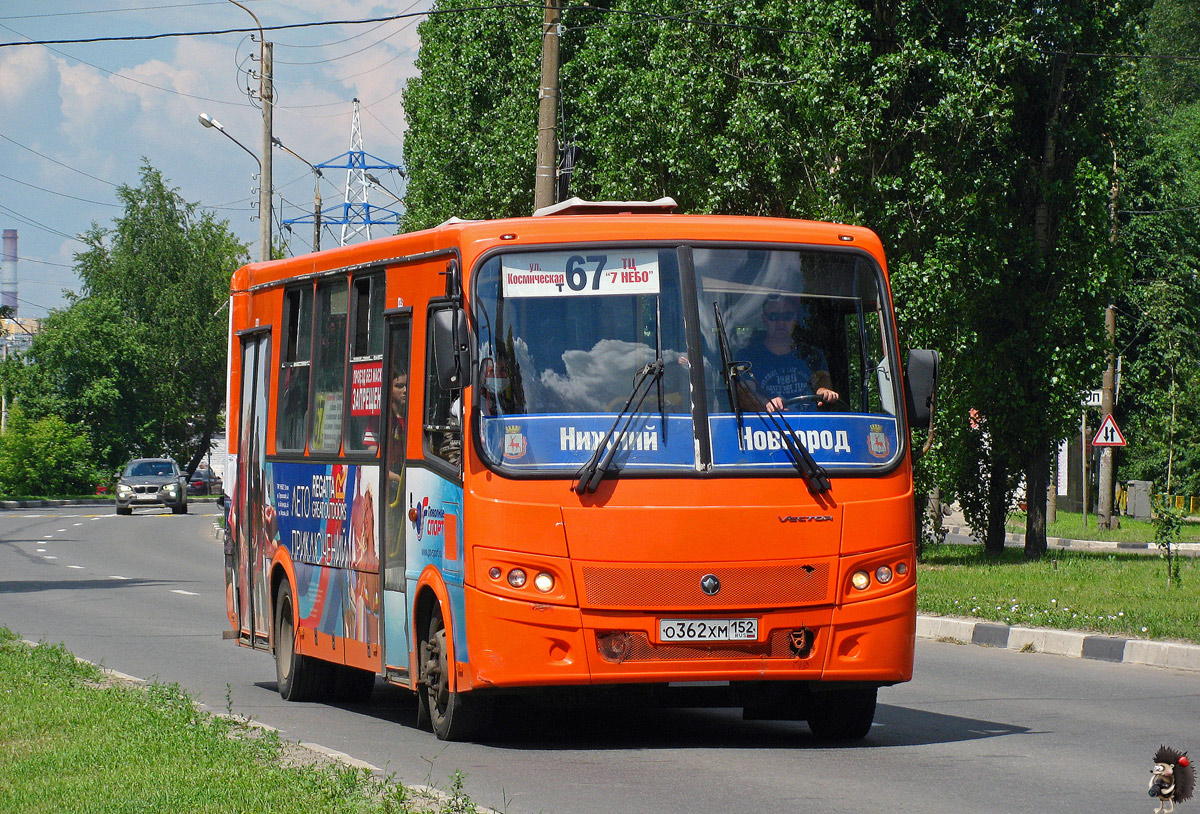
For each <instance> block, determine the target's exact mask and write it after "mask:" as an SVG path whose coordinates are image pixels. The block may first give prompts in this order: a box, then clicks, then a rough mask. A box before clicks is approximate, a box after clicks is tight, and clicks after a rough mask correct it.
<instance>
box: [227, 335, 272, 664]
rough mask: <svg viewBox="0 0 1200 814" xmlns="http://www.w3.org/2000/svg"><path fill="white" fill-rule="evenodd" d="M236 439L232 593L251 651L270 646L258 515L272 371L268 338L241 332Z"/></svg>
mask: <svg viewBox="0 0 1200 814" xmlns="http://www.w3.org/2000/svg"><path fill="white" fill-rule="evenodd" d="M241 340H242V387H241V399H242V403H241V437H240V439H239V442H238V457H237V483H236V484H235V489H234V506H235V507H236V510H237V512H238V518H237V525H236V528H235V529H234V537H233V541H234V547H235V549H236V551H235V554H234V558H233V559H234V573H233V586H234V590H233V595H234V604H235V608H236V610H235V613H236V616H237V622H238V638H239V639H240V640H241V641H242V642H244V643H246V644H249V645H251V646H253V647H260V648H266V647H268V646H269V642H268V636H269V633H270V623H269V622H268V620H267V616H268V614H269V613H270V602H269V600H268V598H267V574H266V567H267V565H268V564H269V562H270V558H271V551H269V550H268V546H269V545H273V543H268V539H267V535H268V530H267V528H266V523H265V521H266V518H265V517H264V516H263V513H264V510H265V509H266V505H267V500H266V498H267V495H266V488H267V487H266V442H267V392H268V377H269V375H270V369H271V334H270V333H269V331H266V330H256V331H254V332H252V333H246V334H243V335H242V337H241Z"/></svg>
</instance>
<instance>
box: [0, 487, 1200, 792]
mask: <svg viewBox="0 0 1200 814" xmlns="http://www.w3.org/2000/svg"><path fill="white" fill-rule="evenodd" d="M191 510H192V513H191V514H190V515H186V516H173V515H171V514H169V513H168V512H165V511H164V512H157V511H150V510H139V511H138V512H137V513H136V514H135V515H134V516H132V517H116V516H115V515H112V514H108V513H105V514H96V509H94V508H93V507H80V508H75V509H70V508H67V509H54V510H43V511H40V512H37V511H30V510H22V511H9V512H0V624H2V625H4V626H6V627H9V628H10V629H12V630H15V631H17V632H18V633H20V634H21V635H23V636H24V637H25V638H28V639H31V640H34V641H39V640H44V641H48V642H63V643H65V644H66V645H67V647H68V648H70V650H71V651H72V652H74V653H76V654H77V655H79V656H81V657H83V658H87V659H90V660H92V661H95V662H99V663H102V664H104V665H105V666H107V667H110V668H112V669H115V670H119V671H121V672H124V673H128V674H131V675H135V676H139V677H143V678H157V679H158V680H160V681H164V682H177V683H179V684H181V685H182V686H184V687H186V688H188V689H189V690H191V691H192V692H193V694H194V695H195V696H196V697H197V698H198V699H199V700H200V701H202V702H203V703H204V704H206V705H207V706H208V707H210V708H212V709H214V710H223V709H225V708H226V707H227V706H232V708H233V709H234V711H236V712H239V713H242V714H245V715H250V716H252V717H254V718H255V719H257V720H259V721H262V722H263V723H267V724H270V725H272V726H275V727H278V728H279V729H281V730H282V732H283V735H284V737H286V738H289V739H292V740H300V741H308V742H316V743H320V744H322V745H324V746H327V747H330V748H333V749H337V750H340V751H343V752H346V753H348V754H350V755H353V756H354V757H357V758H360V759H362V760H365V761H368V762H370V763H373V764H375V765H376V766H381V767H384V768H385V770H386V771H388V772H393V773H394V774H395V776H396V777H397V778H398V779H400V780H402V781H405V782H408V783H430V784H433V785H440V786H445V785H447V783H448V778H449V777H450V776H451V774H452V773H453V772H454V771H455V770H461V771H462V772H464V773H465V774H466V789H467V791H468V793H469V794H470V795H471V796H472V798H473V799H474V800H475V801H476V802H477V803H480V804H483V805H488V806H492V807H495V808H497V809H500V810H504V811H506V812H508V814H526V813H527V812H560V813H563V814H612V812H653V813H654V814H671V813H673V812H687V813H688V814H718V812H721V813H722V814H723V813H724V812H748V813H749V812H754V813H755V814H757V813H758V812H776V811H778V812H797V811H830V810H851V811H883V810H888V811H919V812H922V814H935V813H936V812H954V813H955V814H963V812H1027V811H1055V812H1074V811H1078V812H1093V811H1145V812H1150V811H1153V809H1154V801H1152V800H1151V799H1150V798H1149V796H1148V795H1147V792H1146V788H1147V783H1148V781H1149V777H1150V775H1149V770H1150V766H1151V757H1152V755H1153V753H1154V750H1155V749H1156V748H1157V747H1158V746H1159V744H1161V743H1165V744H1168V745H1173V746H1176V747H1178V748H1180V749H1191V750H1192V753H1193V754H1200V680H1198V679H1197V677H1196V675H1195V674H1194V673H1184V672H1178V671H1173V670H1167V669H1160V668H1152V667H1140V666H1135V665H1122V664H1111V663H1107V662H1100V661H1090V660H1081V659H1069V658H1064V657H1059V656H1050V655H1044V654H1031V653H1016V652H1012V651H1006V650H993V649H988V648H980V647H971V646H961V645H952V644H945V643H940V642H932V641H922V642H920V643H919V644H918V647H917V670H916V678H915V679H914V680H913V681H912V682H911V683H909V684H906V685H902V686H899V687H892V688H888V689H885V690H882V691H881V692H880V706H879V710H878V713H877V715H876V725H875V727H874V728H873V730H872V732H871V735H870V736H869V738H868V739H867V740H866V741H865V742H864V743H863V744H862V745H859V746H855V747H831V746H828V745H825V744H821V743H818V742H816V741H814V740H813V739H812V737H811V735H810V734H809V732H808V729H807V727H806V726H805V725H804V724H803V723H778V722H745V721H742V720H741V719H740V716H739V715H738V713H737V712H735V711H732V710H612V709H609V710H604V709H593V710H562V709H550V710H547V709H539V708H537V707H536V706H535V705H534V704H532V703H531V704H529V705H527V706H523V707H521V708H518V709H514V710H510V711H509V713H508V714H507V715H506V716H505V727H504V731H503V733H502V735H501V739H499V740H497V741H495V742H491V743H487V744H444V743H440V742H438V741H437V740H436V739H435V738H434V737H433V736H432V735H431V734H427V733H425V732H421V731H419V730H417V729H416V728H415V726H414V724H415V705H414V703H413V702H412V699H411V696H410V695H409V694H408V693H405V692H402V691H399V690H396V689H394V688H390V687H386V686H383V685H379V686H378V687H377V690H376V692H375V696H374V698H373V700H372V702H371V703H370V704H369V705H364V706H356V707H334V706H328V705H321V704H289V703H286V702H284V701H283V700H282V699H280V697H279V695H278V693H277V692H276V691H275V680H274V675H275V674H274V664H273V662H272V660H271V658H270V657H269V656H267V655H264V654H261V653H255V652H250V651H247V650H244V649H241V648H238V647H236V646H235V645H234V644H232V643H231V642H228V641H223V640H222V639H221V630H222V629H223V627H224V626H225V612H224V583H223V577H222V555H221V548H220V545H219V543H218V541H217V540H216V538H215V537H214V535H213V533H212V524H213V522H214V521H215V519H216V517H215V515H212V514H209V512H211V511H213V510H212V509H211V508H209V507H208V506H205V505H203V504H192V507H191ZM1185 810H1186V804H1185Z"/></svg>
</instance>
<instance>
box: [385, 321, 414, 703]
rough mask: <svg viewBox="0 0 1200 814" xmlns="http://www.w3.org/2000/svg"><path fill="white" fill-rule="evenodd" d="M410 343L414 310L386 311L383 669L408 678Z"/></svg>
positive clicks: (400, 677) (405, 679)
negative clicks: (407, 493)
mask: <svg viewBox="0 0 1200 814" xmlns="http://www.w3.org/2000/svg"><path fill="white" fill-rule="evenodd" d="M411 346H412V309H411V308H400V309H396V310H394V311H389V312H388V313H387V347H386V349H385V350H384V369H385V371H386V373H387V376H386V378H385V379H384V387H385V398H384V399H383V405H384V406H383V410H384V417H383V420H384V425H383V426H384V427H386V428H387V429H386V431H385V432H384V435H383V466H381V467H380V479H381V481H382V482H381V483H380V484H379V494H381V495H383V496H384V512H383V546H382V549H383V562H382V567H383V611H384V612H383V620H384V621H383V630H384V653H383V658H384V669H385V671H386V674H387V675H388V676H389V677H393V678H397V679H401V680H403V681H410V680H411V677H410V675H409V635H408V634H409V631H408V628H409V619H408V610H409V609H408V597H407V591H406V589H405V573H404V572H405V567H406V558H405V545H406V539H407V530H408V507H407V506H406V505H405V502H404V494H405V484H404V470H405V457H406V455H407V442H406V439H407V437H408V426H409V424H408V404H409V402H408V373H409V358H410V350H411Z"/></svg>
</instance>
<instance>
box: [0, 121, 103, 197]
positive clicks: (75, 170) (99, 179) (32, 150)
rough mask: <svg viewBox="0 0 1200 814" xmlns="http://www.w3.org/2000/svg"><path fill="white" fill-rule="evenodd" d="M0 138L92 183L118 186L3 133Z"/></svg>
mask: <svg viewBox="0 0 1200 814" xmlns="http://www.w3.org/2000/svg"><path fill="white" fill-rule="evenodd" d="M0 138H2V139H4V140H5V141H7V142H9V143H11V144H15V145H17V146H18V147H20V148H21V149H22V150H28V151H29V152H31V153H33V154H34V155H37V156H41V157H42V158H44V159H46V160H47V161H50V162H53V163H55V164H57V165H58V166H60V167H65V168H66V169H68V170H71V172H77V173H79V174H80V175H86V176H87V177H88V178H91V179H92V180H94V181H99V182H101V183H102V184H108V185H109V186H110V187H116V186H120V184H114V183H113V182H112V181H106V180H105V179H103V178H98V177H96V176H95V175H92V174H91V173H88V172H84V171H83V170H80V169H76V168H75V167H72V166H71V165H69V164H64V163H62V162H61V161H59V160H58V159H56V158H51V157H50V156H48V155H46V154H45V153H39V152H38V151H37V150H35V149H33V148H32V147H26V146H25V145H24V144H22V143H21V142H19V141H14V140H13V139H11V138H9V137H8V136H6V135H4V134H3V133H0Z"/></svg>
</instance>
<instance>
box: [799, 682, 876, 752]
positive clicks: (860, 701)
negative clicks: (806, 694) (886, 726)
mask: <svg viewBox="0 0 1200 814" xmlns="http://www.w3.org/2000/svg"><path fill="white" fill-rule="evenodd" d="M876 693H877V690H876V688H875V687H868V688H865V689H864V688H860V687H856V688H854V689H845V690H827V691H818V692H814V693H813V699H812V707H811V709H810V710H809V713H808V728H809V729H811V730H812V733H813V734H814V735H816V736H817V738H818V739H820V740H824V741H854V740H861V739H863V738H865V737H866V736H867V733H869V732H870V731H871V722H872V721H874V720H875V696H876Z"/></svg>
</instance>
